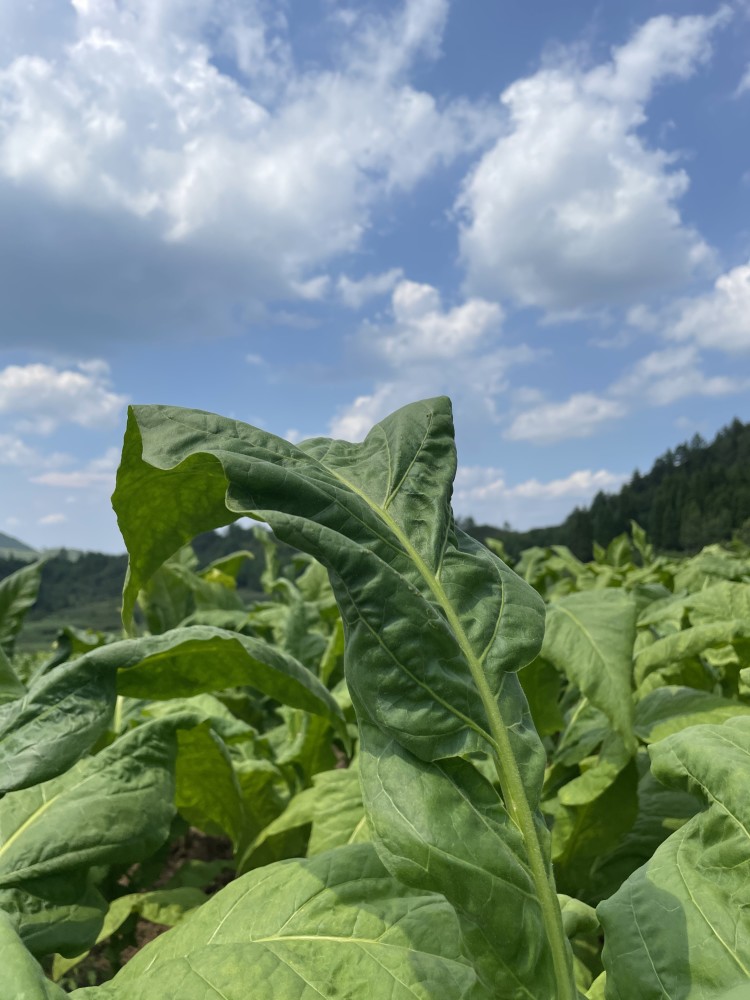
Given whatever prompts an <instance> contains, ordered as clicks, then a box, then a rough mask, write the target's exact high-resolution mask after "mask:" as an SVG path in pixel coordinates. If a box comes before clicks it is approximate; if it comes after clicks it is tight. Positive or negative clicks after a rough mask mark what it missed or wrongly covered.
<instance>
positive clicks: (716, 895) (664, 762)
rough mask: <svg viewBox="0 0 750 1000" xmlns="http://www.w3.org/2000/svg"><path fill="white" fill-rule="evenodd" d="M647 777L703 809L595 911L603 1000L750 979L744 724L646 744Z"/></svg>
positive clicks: (697, 990)
mask: <svg viewBox="0 0 750 1000" xmlns="http://www.w3.org/2000/svg"><path fill="white" fill-rule="evenodd" d="M651 756H652V769H653V773H654V775H655V776H656V777H657V778H658V779H659V780H660V781H662V782H664V783H665V784H667V785H669V786H671V787H673V788H678V789H684V790H686V791H689V792H691V793H692V794H694V795H696V796H697V797H698V798H700V799H702V800H703V801H704V802H705V803H706V809H705V811H704V812H701V813H699V814H698V815H696V816H694V817H693V818H692V819H690V820H688V821H687V823H685V825H684V826H682V827H681V828H680V829H679V830H678V831H677V832H676V833H673V834H672V836H671V837H669V839H668V840H666V841H665V842H664V843H663V844H662V845H661V846H660V847H659V848H658V849H657V850H656V852H655V853H654V855H653V858H651V860H650V861H648V862H647V863H646V864H645V865H644V866H643V867H642V868H640V869H639V870H638V871H637V872H635V873H634V874H633V875H632V876H631V877H630V878H629V879H628V880H627V881H626V882H625V883H624V884H623V886H622V887H621V888H620V889H619V890H618V891H617V892H616V893H615V894H614V895H613V896H612V897H611V898H610V899H608V900H606V901H605V902H604V903H601V904H600V906H599V908H598V913H599V916H600V919H601V922H602V926H603V927H604V931H605V946H604V955H603V959H604V965H605V968H606V970H607V992H606V996H607V1000H631V998H632V997H638V998H639V1000H657V998H658V1000H663V998H664V997H672V998H674V1000H708V998H713V997H718V996H720V995H722V993H723V991H728V990H730V989H734V988H735V987H740V986H742V985H743V984H744V985H745V986H746V985H747V981H748V980H750V833H749V832H748V831H750V798H749V797H748V794H747V789H748V783H749V782H750V719H748V718H746V717H745V718H738V719H732V720H730V721H728V722H726V723H725V724H724V725H721V726H694V727H692V728H690V729H684V730H682V732H679V733H676V734H675V735H673V736H669V737H667V738H666V739H664V740H662V741H661V742H660V743H657V744H654V745H653V746H652V747H651Z"/></svg>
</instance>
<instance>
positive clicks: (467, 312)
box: [372, 281, 503, 367]
mask: <svg viewBox="0 0 750 1000" xmlns="http://www.w3.org/2000/svg"><path fill="white" fill-rule="evenodd" d="M391 305H392V312H393V324H392V326H391V327H390V328H389V329H388V331H387V332H385V333H383V332H382V331H378V330H377V328H373V331H372V346H373V350H375V351H376V352H377V353H378V354H380V355H381V356H382V357H384V358H385V359H386V360H387V361H389V362H390V363H391V364H392V365H394V367H395V366H399V365H403V364H409V363H412V362H415V361H438V360H446V361H447V360H450V359H453V358H457V357H463V356H465V355H466V354H467V353H469V352H472V351H474V350H476V348H477V347H478V346H479V345H480V343H482V342H483V341H484V340H486V338H487V336H488V335H489V334H490V333H492V332H497V331H498V329H499V327H500V323H501V322H502V318H503V312H502V309H501V308H500V306H499V305H497V303H495V302H487V301H485V300H484V299H469V300H468V301H467V302H464V303H463V304H462V305H459V306H455V307H454V308H453V309H449V310H444V309H443V307H442V303H441V299H440V293H439V292H438V290H437V289H436V288H434V287H433V286H432V285H425V284H418V283H417V282H415V281H400V282H399V283H398V285H396V288H395V289H394V291H393V296H392V299H391Z"/></svg>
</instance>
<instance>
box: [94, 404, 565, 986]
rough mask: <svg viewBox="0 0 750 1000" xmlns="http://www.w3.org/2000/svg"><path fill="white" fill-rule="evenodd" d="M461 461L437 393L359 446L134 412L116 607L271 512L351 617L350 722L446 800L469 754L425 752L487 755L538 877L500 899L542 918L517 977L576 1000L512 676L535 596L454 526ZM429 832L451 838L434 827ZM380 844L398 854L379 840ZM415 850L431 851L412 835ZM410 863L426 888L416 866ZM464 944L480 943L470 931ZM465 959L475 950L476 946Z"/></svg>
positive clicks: (536, 606) (535, 634)
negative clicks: (219, 535) (439, 787)
mask: <svg viewBox="0 0 750 1000" xmlns="http://www.w3.org/2000/svg"><path fill="white" fill-rule="evenodd" d="M455 467H456V455H455V447H454V441H453V425H452V419H451V411H450V404H449V401H448V400H446V399H444V398H440V399H436V400H428V401H426V402H423V403H417V404H413V405H411V406H408V407H405V408H403V409H402V410H400V411H398V412H397V413H395V414H393V415H392V416H391V417H389V418H387V419H386V420H384V421H383V422H382V423H381V424H379V425H377V427H375V428H374V429H373V430H372V431H371V433H370V434H369V435H368V436H367V438H366V439H365V441H364V442H363V443H362V444H349V443H347V442H343V441H331V440H328V439H313V440H311V441H305V442H302V443H301V444H300V445H299V446H296V447H295V446H294V445H291V444H289V443H287V442H285V441H282V440H280V439H279V438H275V437H273V436H272V435H270V434H268V433H266V432H264V431H260V430H257V429H255V428H251V427H248V426H246V425H243V424H239V423H238V422H236V421H232V420H226V419H223V418H221V417H217V416H214V415H211V414H206V413H200V412H196V411H187V410H180V409H175V408H169V407H138V408H135V409H132V410H131V412H130V416H129V421H128V428H127V431H126V438H125V444H124V449H123V461H122V465H121V467H120V470H119V473H118V486H117V489H116V491H115V495H114V497H113V504H114V506H115V509H116V512H117V515H118V520H119V523H120V527H121V530H122V532H123V536H124V538H125V541H126V544H127V546H128V550H129V552H130V557H131V563H130V571H129V581H128V584H127V587H126V592H125V600H124V609H125V616H126V619H127V618H128V616H129V614H130V610H131V608H132V603H133V599H134V595H135V593H136V592H137V591H138V589H140V588H141V587H142V586H143V585H144V584H145V583H146V582H147V580H148V579H149V577H150V576H151V575H152V574H153V573H154V572H155V570H156V569H157V568H158V566H159V565H160V564H161V563H162V562H164V560H165V559H167V558H168V557H169V556H170V555H171V553H172V552H174V551H175V550H176V549H177V548H179V547H180V545H182V544H184V543H185V542H187V541H188V540H189V539H190V538H192V537H193V536H194V535H195V534H196V533H198V532H199V531H202V530H206V529H207V528H213V527H218V526H220V525H222V524H227V523H229V522H231V521H232V520H234V519H235V518H236V517H239V516H242V515H250V516H254V517H256V518H259V519H262V520H265V521H267V522H268V523H270V524H271V526H272V527H273V529H274V531H275V533H276V535H277V536H278V537H279V538H281V539H282V541H286V542H289V543H291V544H293V545H295V546H297V547H298V548H301V549H303V550H304V551H307V552H308V553H310V554H311V555H314V556H315V557H316V558H318V559H319V560H320V561H321V562H322V563H323V564H324V565H325V566H326V567H327V569H328V571H329V573H330V575H331V580H332V583H333V587H334V592H335V594H336V598H337V601H338V604H339V608H340V610H341V614H342V619H343V621H344V628H345V633H346V673H347V682H348V685H349V689H350V691H351V694H352V700H353V703H354V706H355V709H356V711H357V713H358V716H359V719H360V723H363V722H364V723H366V724H368V725H369V726H372V727H373V729H374V730H378V731H379V732H380V733H381V734H382V736H383V737H384V738H387V740H392V741H393V742H394V746H398V747H399V748H400V750H403V751H404V752H405V753H407V754H408V755H410V757H413V759H414V760H415V761H418V762H422V763H423V764H424V765H425V766H426V767H427V770H428V771H429V773H430V774H431V775H432V777H433V778H434V779H435V782H437V784H440V783H441V782H442V783H447V785H448V786H449V787H447V788H446V794H448V793H449V792H450V794H451V795H455V794H458V790H457V784H460V782H461V781H464V782H466V783H467V787H466V788H465V789H464V796H465V798H466V799H467V800H470V798H471V792H472V791H473V790H475V789H474V783H475V780H476V778H478V777H480V772H479V771H478V770H475V769H474V768H473V767H471V766H470V765H469V764H468V763H467V764H466V767H465V768H462V769H461V770H460V772H459V774H458V776H457V775H456V774H454V775H452V776H451V779H450V780H449V779H448V777H447V775H446V774H445V773H444V771H443V770H442V769H440V768H438V769H437V770H433V769H432V768H431V764H432V762H435V761H439V760H441V759H443V758H446V757H450V756H463V757H464V758H466V759H467V760H468V759H469V758H471V757H472V756H474V755H485V756H489V758H490V759H491V760H492V761H493V762H494V766H495V769H496V780H497V781H498V784H499V786H500V788H501V795H498V793H497V792H494V795H495V800H494V801H495V808H496V809H497V810H498V816H499V815H500V814H501V813H502V814H504V815H505V816H506V820H505V821H501V820H500V819H499V818H498V828H502V831H503V832H504V833H507V836H508V838H509V843H510V844H511V845H512V847H511V848H509V851H510V854H511V855H515V856H516V863H517V864H518V866H519V867H520V869H521V870H522V871H524V872H526V873H527V874H528V875H529V876H530V877H531V879H532V884H533V893H532V897H531V900H529V897H527V896H525V895H523V894H522V893H521V894H511V895H510V896H509V898H508V900H507V902H506V901H505V900H504V906H505V911H504V912H505V917H504V919H505V921H506V927H508V928H513V927H516V926H520V925H525V924H526V922H527V921H528V922H529V926H530V927H533V928H534V929H533V932H531V933H532V937H533V942H534V943H533V944H532V945H531V946H530V947H532V948H533V949H535V953H536V954H537V955H538V961H537V962H536V965H535V967H534V968H533V969H531V967H530V966H529V967H528V968H527V972H528V976H529V977H530V978H529V979H528V981H527V983H526V984H525V985H524V986H523V989H525V990H526V991H527V994H528V995H531V996H534V995H535V992H534V991H535V990H536V989H537V985H539V987H540V990H539V991H537V992H536V995H539V994H540V993H541V994H544V993H545V991H546V990H547V988H548V987H549V986H550V985H551V984H552V983H554V988H556V989H557V992H558V997H559V998H560V1000H572V998H573V997H575V995H576V993H575V986H574V984H573V977H572V963H571V960H570V952H569V947H568V943H567V940H566V939H565V936H564V933H563V929H562V918H561V915H560V909H559V905H558V902H557V897H556V894H555V890H554V883H553V880H552V877H551V871H550V864H549V848H548V844H547V838H546V828H545V827H544V824H543V821H542V817H541V814H540V813H539V811H538V806H539V797H540V792H541V784H542V778H543V773H544V766H545V762H546V761H545V754H544V750H543V747H542V746H541V743H540V741H539V738H538V735H537V734H536V732H535V731H534V729H533V725H532V723H531V719H530V715H529V712H528V707H527V704H526V700H525V697H524V695H523V691H522V689H521V687H520V684H519V682H518V677H517V675H516V671H517V670H519V669H520V668H521V667H523V666H524V665H525V664H527V663H529V662H530V661H531V660H532V659H533V658H534V657H535V656H536V655H537V654H538V652H539V648H540V645H541V640H542V636H543V605H542V602H541V601H540V599H539V598H538V596H537V595H536V594H535V593H534V591H533V590H531V588H529V587H528V586H527V585H525V584H524V583H523V581H521V580H520V579H519V578H518V577H517V576H516V575H515V574H514V573H512V572H511V571H510V570H509V569H508V567H507V566H505V564H504V563H502V562H501V561H500V560H499V559H498V558H497V557H496V556H494V555H493V554H492V553H490V552H489V551H488V550H487V549H486V548H485V547H484V546H482V545H481V544H479V543H478V542H476V541H475V540H474V539H472V538H470V537H469V536H468V535H466V534H465V533H463V532H461V531H460V530H458V529H456V527H455V525H454V523H453V519H452V514H451V509H450V503H449V500H450V494H451V490H452V481H453V476H454V473H455ZM197 483H200V487H199V488H196V484H197ZM415 766H417V765H415ZM363 773H364V772H363ZM459 778H460V780H459ZM364 784H365V785H366V784H367V781H366V780H365V782H364ZM490 787H491V786H490ZM451 789H453V791H451ZM365 791H366V789H365ZM493 791H494V790H493ZM425 799H426V796H425V794H422V793H421V792H420V794H414V795H412V796H410V797H409V801H407V802H405V803H404V804H403V808H404V809H405V810H408V813H409V815H410V814H412V813H413V814H414V818H415V819H416V818H417V817H418V815H419V814H421V813H423V812H424V811H425V809H426V808H428V805H427V804H426V801H425ZM503 811H504V812H503ZM437 830H438V833H439V835H440V836H445V837H449V836H450V830H448V829H446V828H445V827H444V826H442V825H441V826H440V827H438V828H437ZM376 845H377V847H378V850H380V851H381V853H382V854H383V856H384V857H385V858H386V859H387V860H386V864H387V865H388V864H389V863H391V862H390V858H391V855H390V854H389V852H388V851H387V850H386V848H385V846H384V845H383V843H382V842H381V841H380V840H379V838H377V837H376ZM438 848H439V845H437V847H436V849H438ZM408 849H409V850H411V849H413V850H414V851H418V852H420V854H421V853H423V847H421V846H420V845H419V844H418V843H417V842H414V843H413V844H411V847H409V848H408ZM393 864H395V861H394V862H393ZM411 871H412V872H413V878H414V880H415V881H414V884H415V885H418V884H420V883H418V881H417V880H418V878H419V876H418V872H417V868H412V869H411ZM443 878H444V879H446V880H447V881H446V882H445V883H444V882H443ZM453 883H454V869H453V868H452V867H450V866H448V867H447V868H446V869H445V870H444V871H443V874H442V875H440V876H438V875H437V873H436V874H435V879H434V883H433V884H432V886H431V888H433V889H434V890H436V891H440V892H446V895H447V890H450V891H452V889H451V886H452V885H453ZM472 942H473V944H474V945H476V947H477V948H480V950H481V949H483V948H485V944H484V943H482V942H481V941H480V940H479V939H478V938H477V937H476V936H474V937H472ZM474 958H475V961H476V962H477V963H480V962H485V960H486V955H484V954H477V955H475V956H474ZM488 961H489V960H488ZM492 961H493V962H494V961H495V959H492ZM495 967H497V962H495ZM553 969H554V971H552V970H553ZM534 977H536V978H534ZM529 991H530V992H529ZM520 995H523V993H522V994H520Z"/></svg>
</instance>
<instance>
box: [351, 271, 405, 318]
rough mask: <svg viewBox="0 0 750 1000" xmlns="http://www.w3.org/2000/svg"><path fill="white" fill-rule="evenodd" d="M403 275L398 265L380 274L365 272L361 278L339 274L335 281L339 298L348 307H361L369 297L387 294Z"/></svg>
mask: <svg viewBox="0 0 750 1000" xmlns="http://www.w3.org/2000/svg"><path fill="white" fill-rule="evenodd" d="M403 276H404V272H403V270H402V268H400V267H394V268H391V270H390V271H383V272H382V273H381V274H366V275H365V276H364V277H363V278H359V279H354V278H349V277H347V276H346V275H345V274H342V275H340V277H339V280H338V281H337V282H336V289H337V291H338V294H339V298H340V299H341V301H342V302H343V303H344V305H345V306H349V308H350V309H361V308H362V306H363V305H364V304H365V303H366V302H369V300H370V299H373V298H376V297H377V296H379V295H387V294H388V293H389V292H391V291H393V288H394V286H395V285H396V283H397V282H398V281H399V280H400V279H401V278H402V277H403Z"/></svg>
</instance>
